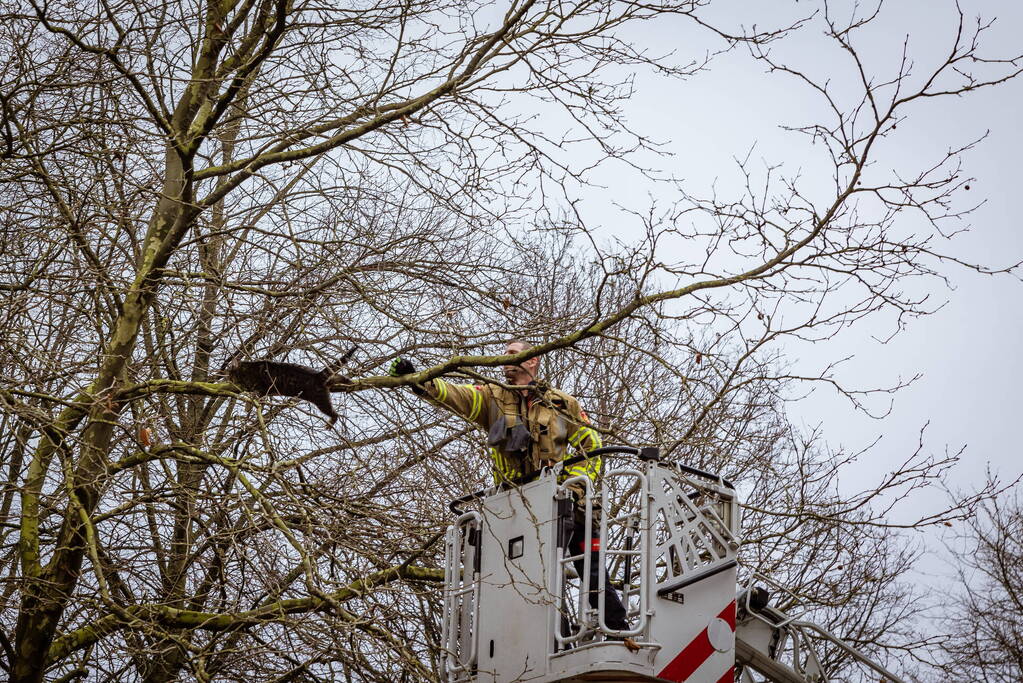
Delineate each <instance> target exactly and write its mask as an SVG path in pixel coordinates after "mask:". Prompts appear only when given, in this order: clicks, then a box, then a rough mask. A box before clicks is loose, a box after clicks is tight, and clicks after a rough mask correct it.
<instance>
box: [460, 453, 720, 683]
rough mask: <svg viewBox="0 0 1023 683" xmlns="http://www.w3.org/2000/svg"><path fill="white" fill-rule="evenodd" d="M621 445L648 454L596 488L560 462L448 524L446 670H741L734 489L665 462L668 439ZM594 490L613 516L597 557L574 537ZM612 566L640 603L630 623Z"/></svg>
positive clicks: (495, 674) (626, 675)
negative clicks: (580, 501)
mask: <svg viewBox="0 0 1023 683" xmlns="http://www.w3.org/2000/svg"><path fill="white" fill-rule="evenodd" d="M616 451H617V452H626V453H633V454H637V453H638V454H639V455H640V459H639V462H638V463H637V464H636V465H635V466H634V467H627V468H621V469H613V470H609V471H607V472H605V473H604V475H603V477H602V478H601V481H600V483H599V485H598V486H599V488H596V489H594V486H593V484H591V482H590V481H589V480H588V479H586V478H585V477H572V478H569V479H567V480H564V481H561V482H559V481H558V479H559V474H560V472H561V467H557V468H555V469H554V470H545V471H544V472H542V473H541V474H540V475H539V477H537V478H535V479H534V480H532V481H526V482H522V483H520V485H518V486H516V487H511V488H507V489H503V490H491V491H487V492H481V493H479V494H473V495H471V496H466V497H465V498H463V499H460V500H458V501H455V502H453V503H452V510H453V511H455V512H456V513H458V515H459V516H458V518H457V521H456V522H455V524H453V525H452V526H451V527H450V528H449V529H448V533H447V544H446V548H447V552H446V564H445V602H444V623H443V635H442V638H443V644H444V647H445V648H446V651H447V653H446V658H445V660H444V661H443V663H442V678H441V680H442V681H444V682H445V683H463V682H465V683H468V682H473V683H477V682H478V683H484V682H485V683H511V682H512V681H533V682H535V683H554V682H555V681H566V682H568V681H607V682H610V681H616V682H624V681H674V682H676V683H681V682H683V681H684V682H687V683H726V682H729V683H730V682H731V681H733V680H734V666H735V617H736V584H735V579H736V577H735V573H736V551H737V550H738V546H739V542H738V528H739V511H738V510H739V509H738V505H737V502H736V499H735V492H734V489H733V488H732V486H731V484H729V483H728V482H727V481H725V480H723V479H721V478H720V477H716V476H714V475H711V474H708V473H705V472H700V471H699V470H693V469H691V468H686V467H683V466H678V465H671V464H664V463H660V462H658V460H657V451H656V449H642V451H639V450H637V449H632V448H614V447H613V448H608V449H601V452H602V453H608V452H616ZM580 488H585V489H586V490H587V492H588V494H587V495H586V497H585V499H584V501H585V505H584V506H581V508H582V507H584V510H581V512H584V514H585V517H586V519H587V521H595V520H599V521H595V524H594V527H595V528H596V529H597V530H598V534H596V536H597V537H599V554H597V555H596V556H595V557H592V558H591V553H589V552H582V551H580V550H578V549H573V548H567V547H566V546H567V545H568V536H569V534H570V528H571V527H570V524H571V518H572V515H573V512H574V507H575V505H574V502H573V496H572V490H571V489H576V490H579V489H580ZM470 506H471V509H468V508H469V507H470ZM462 507H465V508H466V511H463V509H462ZM591 528H593V527H591ZM580 561H581V562H582V563H583V567H582V570H583V571H581V572H576V571H575V569H574V565H575V564H576V563H578V562H580ZM591 561H597V562H598V563H599V564H600V565H601V566H603V567H606V568H607V570H608V571H607V573H604V572H599V577H600V578H599V580H598V582H597V583H598V584H599V585H597V586H590V585H589V584H590V576H591V574H590V571H589V563H590V562H591ZM608 577H610V579H611V582H612V586H614V587H615V589H616V590H617V592H618V594H619V595H620V596H621V597H622V602H623V604H624V605H625V607H626V610H627V612H628V628H626V629H619V630H614V629H612V628H610V627H609V626H608V624H607V615H606V609H605V607H606V605H605V592H604V583H605V581H606V580H607V578H608ZM590 591H594V593H595V595H596V596H597V598H596V599H595V602H596V605H595V606H592V607H591V605H590V604H589V603H590V601H591V599H590V598H589V595H590ZM625 637H630V638H631V639H632V640H633V641H634V642H636V643H638V644H639V646H640V648H639V651H638V652H630V650H629V649H628V648H626V647H625V644H624V642H623V639H624V638H625Z"/></svg>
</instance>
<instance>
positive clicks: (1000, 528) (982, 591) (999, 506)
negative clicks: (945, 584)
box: [941, 495, 1023, 682]
mask: <svg viewBox="0 0 1023 683" xmlns="http://www.w3.org/2000/svg"><path fill="white" fill-rule="evenodd" d="M969 529H970V532H969V533H968V534H967V535H966V536H965V537H963V538H961V539H960V541H961V542H963V543H962V545H964V546H965V547H964V548H963V549H962V550H963V551H964V552H961V554H959V560H960V567H959V578H960V582H961V583H960V586H959V594H958V595H957V596H956V602H955V604H954V607H953V608H952V609H951V610H950V613H949V614H947V615H946V616H947V627H948V630H949V632H950V634H951V636H950V637H949V638H948V640H947V641H945V642H944V643H942V648H943V651H944V657H943V658H942V662H941V663H942V665H943V666H942V667H941V672H942V674H943V675H946V676H949V677H951V678H953V679H956V680H971V681H985V682H987V681H998V682H1001V681H1006V682H1007V681H1018V680H1019V679H1020V677H1021V676H1023V616H1021V615H1023V597H1021V596H1023V541H1021V539H1023V510H1021V507H1020V500H1019V497H1018V495H1017V496H1016V497H1014V498H1006V499H999V498H995V499H992V500H991V501H990V502H989V503H987V504H986V505H985V506H984V514H983V515H982V516H981V517H979V518H977V519H975V520H972V521H971V524H970V527H969Z"/></svg>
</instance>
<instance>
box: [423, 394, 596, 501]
mask: <svg viewBox="0 0 1023 683" xmlns="http://www.w3.org/2000/svg"><path fill="white" fill-rule="evenodd" d="M419 389H420V391H421V392H422V393H423V394H425V396H426V397H427V398H428V399H429V400H430V401H431V402H432V403H435V404H437V405H440V406H442V407H444V408H446V409H448V410H450V411H451V412H453V413H455V414H456V415H460V416H461V417H464V418H465V419H466V420H468V421H470V422H472V423H474V424H476V425H477V426H479V427H480V428H481V429H483V431H484V432H486V433H487V443H488V446H489V447H490V457H491V458H492V459H493V464H494V479H495V481H497V482H501V481H510V480H512V479H515V478H517V477H521V476H523V475H526V474H532V473H533V472H535V471H537V470H538V469H540V466H541V464H542V463H544V462H546V461H555V462H557V461H560V460H563V459H564V458H566V457H569V455H568V450H569V449H568V447H569V446H572V449H573V451H575V452H576V453H580V454H581V453H582V452H585V451H590V450H593V449H594V448H600V446H601V441H600V435H599V434H598V433H597V431H596V430H595V429H593V428H592V427H591V426H590V420H589V418H588V417H587V416H586V413H584V412H583V411H582V409H581V408H580V407H579V402H578V401H577V400H575V398H573V397H572V396H570V395H569V394H566V393H565V392H563V391H560V390H558V389H553V388H549V387H547V386H546V385H545V384H544V383H542V382H539V383H536V384H533V385H530V386H529V387H528V389H527V393H526V394H525V395H524V394H523V392H522V391H518V390H516V391H513V390H510V389H505V388H504V387H500V386H496V385H493V384H451V383H450V382H446V381H444V380H442V379H440V378H439V377H438V378H436V379H433V380H430V381H429V382H426V383H425V384H423V385H421V386H420V387H419ZM517 425H524V426H525V429H526V430H528V433H529V439H528V443H527V444H526V448H524V449H519V450H512V449H511V448H509V446H515V445H516V443H515V442H516V438H515V437H514V436H513V430H514V429H515V427H516V426H517ZM520 430H521V428H520ZM518 441H519V442H521V441H522V439H518ZM566 472H567V473H568V474H569V475H577V474H580V475H586V476H588V477H589V478H590V479H595V478H596V477H597V475H598V474H599V473H600V457H599V456H598V457H596V458H590V459H588V460H583V461H581V462H578V463H575V464H574V465H572V466H570V467H568V468H567V469H566Z"/></svg>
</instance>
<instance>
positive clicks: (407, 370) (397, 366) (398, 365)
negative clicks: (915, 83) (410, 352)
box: [387, 358, 416, 377]
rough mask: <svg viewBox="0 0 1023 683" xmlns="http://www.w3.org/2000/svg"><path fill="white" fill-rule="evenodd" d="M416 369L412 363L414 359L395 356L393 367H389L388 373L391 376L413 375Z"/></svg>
mask: <svg viewBox="0 0 1023 683" xmlns="http://www.w3.org/2000/svg"><path fill="white" fill-rule="evenodd" d="M415 371H416V368H415V366H414V365H412V361H409V360H405V359H404V358H395V359H394V360H393V361H391V367H390V368H388V369H387V374H388V375H390V376H391V377H401V376H402V375H411V374H412V373H413V372H415Z"/></svg>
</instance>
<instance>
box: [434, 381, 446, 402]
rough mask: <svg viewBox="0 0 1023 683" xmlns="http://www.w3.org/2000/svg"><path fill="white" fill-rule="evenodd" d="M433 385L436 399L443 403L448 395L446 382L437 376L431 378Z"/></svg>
mask: <svg viewBox="0 0 1023 683" xmlns="http://www.w3.org/2000/svg"><path fill="white" fill-rule="evenodd" d="M433 386H434V387H435V388H436V389H437V400H438V401H440V402H441V403H443V402H444V400H445V399H446V398H447V397H448V383H447V382H445V381H444V380H442V379H441V378H440V377H437V378H436V379H434V380H433Z"/></svg>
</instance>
